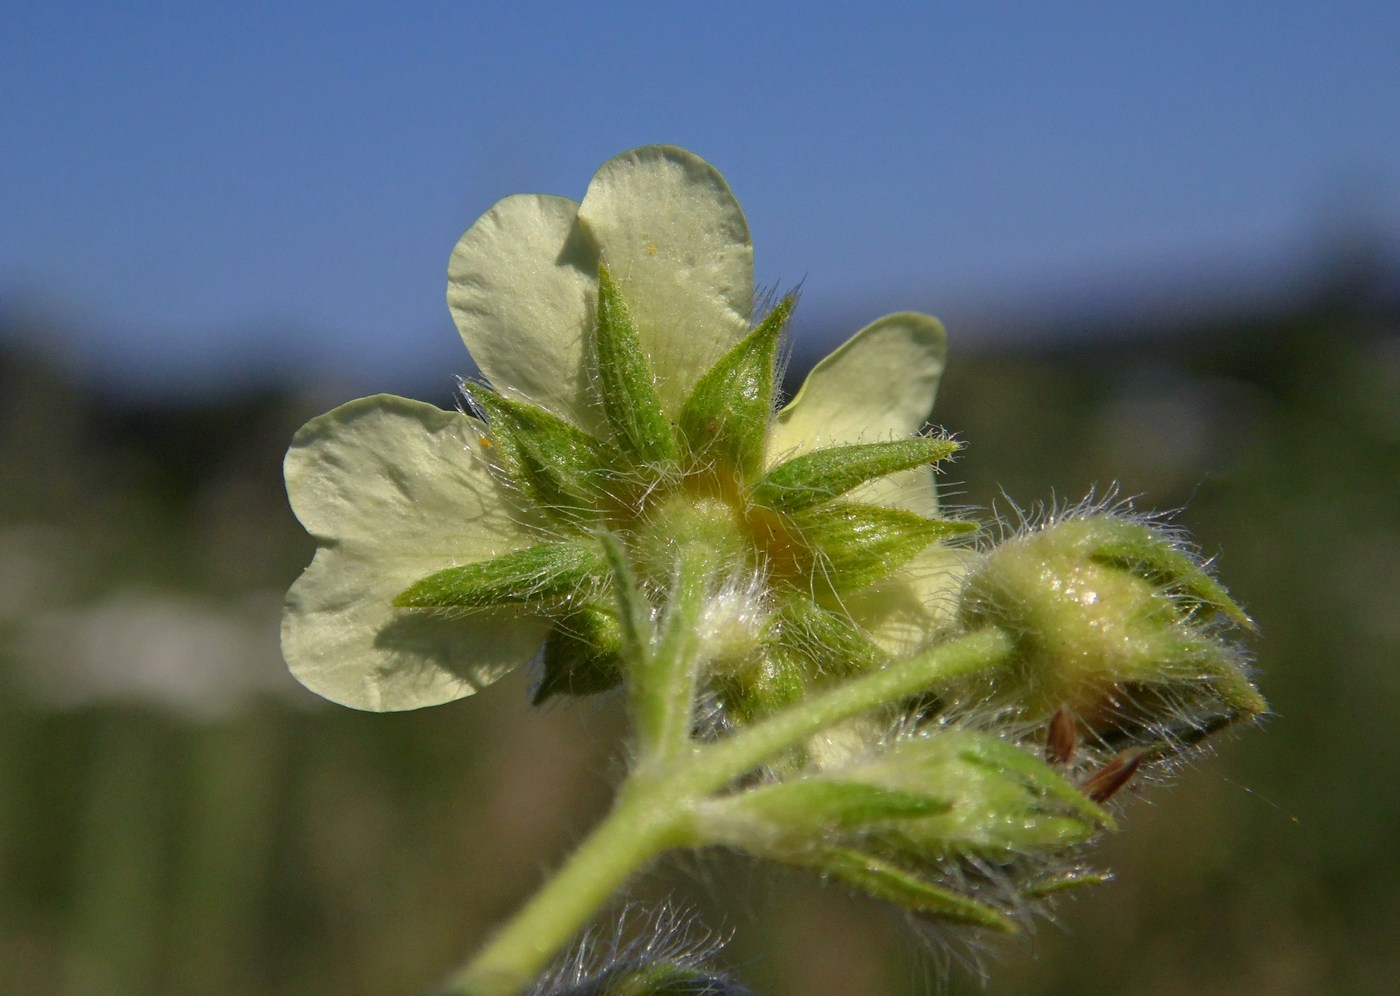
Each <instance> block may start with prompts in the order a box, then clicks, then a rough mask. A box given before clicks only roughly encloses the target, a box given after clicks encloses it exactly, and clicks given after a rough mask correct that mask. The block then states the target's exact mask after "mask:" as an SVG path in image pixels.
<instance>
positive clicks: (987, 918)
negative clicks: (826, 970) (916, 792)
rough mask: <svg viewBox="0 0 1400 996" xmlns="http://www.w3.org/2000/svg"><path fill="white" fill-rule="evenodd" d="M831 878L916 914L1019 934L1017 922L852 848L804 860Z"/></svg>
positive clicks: (839, 849) (975, 901)
mask: <svg viewBox="0 0 1400 996" xmlns="http://www.w3.org/2000/svg"><path fill="white" fill-rule="evenodd" d="M803 864H806V865H808V866H810V867H813V868H816V869H819V870H820V871H823V872H825V873H826V874H827V875H829V876H830V877H831V878H834V879H836V880H837V881H840V882H844V883H845V884H846V885H848V886H850V887H852V888H854V889H858V890H859V891H861V892H864V893H865V894H866V895H868V896H872V897H873V898H875V899H880V900H884V901H885V902H888V903H894V904H895V905H896V906H900V907H903V908H904V909H907V910H910V911H911V912H914V913H920V914H923V915H924V916H931V917H936V918H938V919H940V920H952V921H954V922H956V923H965V924H969V925H971V926H975V927H986V928H987V929H989V930H995V931H998V932H1000V933H1003V934H1014V933H1016V930H1017V927H1016V922H1015V921H1014V920H1012V919H1011V918H1010V917H1009V916H1007V915H1006V914H1004V913H1002V912H1000V911H999V910H997V909H995V908H994V907H991V906H988V905H987V904H986V903H982V902H978V901H977V900H976V899H972V898H970V897H968V896H964V895H962V894H961V893H957V892H954V891H953V890H952V889H946V888H944V887H942V886H939V885H934V884H933V883H932V882H927V881H925V880H924V879H922V878H920V877H919V876H917V875H915V874H913V873H912V872H910V871H908V870H906V869H904V868H901V867H899V866H898V865H896V864H894V863H892V862H890V861H887V860H885V859H884V858H881V857H878V856H876V855H873V854H868V853H865V852H863V851H857V850H853V849H849V848H829V849H823V850H822V851H820V852H819V853H818V854H816V855H813V856H811V857H810V858H809V859H808V860H806V861H804V862H803Z"/></svg>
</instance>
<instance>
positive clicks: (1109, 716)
mask: <svg viewBox="0 0 1400 996" xmlns="http://www.w3.org/2000/svg"><path fill="white" fill-rule="evenodd" d="M958 616H959V620H960V622H961V623H962V624H963V625H964V626H966V627H968V628H980V627H984V626H994V627H998V628H1001V629H1003V630H1005V631H1007V632H1008V633H1010V634H1011V635H1012V636H1013V637H1014V638H1015V640H1016V645H1017V653H1016V655H1015V657H1014V659H1013V661H1012V662H1011V663H1010V664H1009V665H1008V666H1007V667H1005V668H1003V669H1000V670H998V671H997V672H996V673H995V674H994V675H990V676H986V677H980V678H979V679H977V680H976V681H973V682H970V683H969V684H968V685H967V686H965V687H963V688H960V689H958V690H955V691H954V692H953V693H952V696H951V697H952V699H953V700H954V701H957V702H962V703H964V704H969V705H970V704H971V703H973V702H974V701H983V702H986V701H990V702H991V703H992V704H993V705H1001V706H1010V707H1012V708H1013V709H1014V711H1015V712H1016V713H1017V714H1018V715H1019V716H1020V717H1022V718H1024V719H1028V720H1031V721H1033V722H1040V721H1042V720H1048V719H1049V718H1050V717H1051V716H1052V715H1054V714H1056V713H1057V711H1058V710H1061V709H1068V710H1070V711H1071V712H1072V713H1073V714H1075V715H1077V716H1078V717H1079V719H1080V720H1081V721H1082V722H1084V723H1086V724H1087V725H1088V726H1089V728H1090V729H1091V730H1095V731H1098V732H1102V731H1103V730H1104V729H1106V728H1111V727H1113V726H1115V725H1117V724H1119V723H1121V722H1122V721H1123V719H1124V716H1125V710H1126V711H1131V709H1130V708H1129V707H1127V706H1125V703H1128V702H1130V701H1132V700H1134V699H1135V698H1144V699H1151V700H1155V701H1157V702H1158V703H1160V704H1161V706H1162V708H1163V709H1164V710H1168V709H1180V708H1181V707H1182V706H1187V707H1188V712H1189V717H1188V719H1189V721H1190V722H1193V723H1196V722H1202V721H1204V718H1205V717H1206V716H1223V717H1225V718H1226V719H1236V718H1242V717H1247V716H1253V715H1257V714H1258V713H1260V712H1263V711H1264V710H1265V708H1266V705H1265V702H1264V700H1263V698H1262V697H1261V696H1260V695H1259V693H1258V692H1257V691H1256V690H1255V688H1254V686H1253V685H1252V684H1251V683H1250V681H1249V679H1248V677H1247V675H1246V672H1245V668H1244V660H1243V656H1242V654H1241V652H1240V650H1239V649H1238V648H1236V647H1235V646H1233V645H1231V644H1230V643H1228V642H1226V641H1225V640H1224V639H1222V637H1221V635H1220V634H1221V631H1222V629H1223V628H1224V627H1225V626H1226V625H1228V624H1230V623H1235V624H1239V625H1245V626H1249V625H1251V624H1250V623H1249V620H1248V617H1246V616H1245V615H1244V613H1243V612H1242V611H1241V610H1240V608H1239V606H1237V605H1236V604H1235V603H1234V601H1232V600H1231V599H1230V597H1229V595H1228V594H1227V593H1226V592H1225V590H1224V588H1222V587H1221V586H1220V584H1219V583H1218V582H1216V581H1215V579H1214V578H1212V577H1211V576H1210V575H1209V574H1208V573H1207V572H1206V570H1205V568H1204V567H1203V566H1202V565H1201V564H1200V563H1199V562H1198V561H1196V560H1195V559H1194V558H1193V557H1192V556H1191V555H1190V554H1189V553H1187V552H1186V551H1184V550H1183V549H1182V548H1181V547H1180V546H1179V545H1178V544H1177V543H1176V542H1175V541H1174V540H1173V538H1172V536H1171V535H1170V534H1169V533H1168V532H1166V531H1165V530H1163V529H1161V528H1159V527H1156V526H1153V525H1149V524H1148V523H1145V522H1143V521H1141V520H1137V519H1131V518H1126V517H1123V516H1120V515H1115V514H1110V513H1093V514H1087V515H1078V516H1074V517H1069V518H1064V519H1059V520H1053V519H1052V520H1051V521H1049V522H1047V523H1045V524H1044V525H1042V526H1039V527H1037V528H1034V529H1032V530H1030V531H1028V532H1025V533H1022V534H1019V535H1016V536H1013V537H1012V538H1010V539H1008V540H1006V541H1004V542H1002V543H1001V544H1000V545H999V546H997V547H996V548H994V549H993V550H992V551H991V552H990V553H988V554H987V555H986V556H985V557H984V558H983V559H982V560H981V561H980V563H978V564H977V565H976V566H974V567H973V568H972V570H971V571H970V572H969V574H968V577H967V580H966V582H965V584H964V586H963V590H962V594H961V599H960V603H959V609H958ZM1139 693H1140V694H1139ZM1167 718H1168V717H1157V720H1165V719H1167ZM1137 721H1143V722H1145V724H1146V725H1149V726H1151V725H1158V726H1161V725H1164V723H1163V722H1160V721H1156V720H1154V719H1151V718H1149V719H1146V720H1143V718H1142V717H1137Z"/></svg>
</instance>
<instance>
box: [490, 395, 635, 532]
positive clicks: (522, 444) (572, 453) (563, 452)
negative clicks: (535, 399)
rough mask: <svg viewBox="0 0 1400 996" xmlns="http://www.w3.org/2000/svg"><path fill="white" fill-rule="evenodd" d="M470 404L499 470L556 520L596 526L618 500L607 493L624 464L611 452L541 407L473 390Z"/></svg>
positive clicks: (572, 425)
mask: <svg viewBox="0 0 1400 996" xmlns="http://www.w3.org/2000/svg"><path fill="white" fill-rule="evenodd" d="M467 396H468V399H469V400H470V401H471V403H472V404H473V405H474V406H475V407H476V408H478V409H479V410H480V411H481V412H482V414H483V415H485V416H486V419H487V423H488V426H489V428H490V443H491V446H492V449H493V450H494V451H495V456H496V465H497V466H498V467H499V468H500V469H501V470H502V472H503V473H504V474H505V476H506V477H507V478H508V479H509V480H510V482H511V483H513V484H515V485H516V486H517V487H519V488H520V489H521V490H522V491H524V492H525V493H526V494H527V495H528V496H529V497H530V498H532V499H533V501H534V503H535V504H536V505H538V506H539V507H541V508H542V509H544V510H545V511H546V512H548V513H549V514H550V515H551V516H552V517H553V518H555V519H557V520H559V521H561V522H566V523H572V524H584V525H587V524H591V523H594V522H596V521H598V520H599V519H600V518H601V517H602V515H603V513H604V511H605V510H606V509H607V508H608V507H609V505H610V503H611V502H612V501H613V500H614V497H613V496H612V495H610V494H609V493H608V491H607V489H606V486H607V484H608V482H609V481H610V480H611V478H612V477H613V476H615V474H616V469H617V468H618V467H619V466H621V465H622V461H621V460H620V459H619V455H618V454H617V453H616V452H615V451H613V450H612V449H611V447H609V446H607V445H606V444H604V443H602V442H600V441H599V440H597V439H595V438H593V437H592V436H590V435H589V434H588V433H586V432H584V431H583V430H582V429H580V428H578V427H577V426H576V425H574V424H573V423H572V422H568V421H565V420H564V419H562V418H560V417H559V416H557V415H554V414H553V413H551V412H549V411H546V410H545V409H543V408H541V407H539V406H538V405H532V404H530V403H529V402H526V401H520V400H518V399H515V398H507V397H504V396H503V395H499V394H496V393H495V392H493V391H490V390H487V389H486V388H483V387H479V386H473V387H471V388H470V389H469V390H468V392H467Z"/></svg>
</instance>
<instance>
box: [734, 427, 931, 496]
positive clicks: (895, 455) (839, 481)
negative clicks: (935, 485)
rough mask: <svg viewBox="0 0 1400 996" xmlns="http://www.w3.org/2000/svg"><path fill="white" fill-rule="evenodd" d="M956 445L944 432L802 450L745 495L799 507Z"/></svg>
mask: <svg viewBox="0 0 1400 996" xmlns="http://www.w3.org/2000/svg"><path fill="white" fill-rule="evenodd" d="M958 448H959V444H958V443H957V442H956V441H955V440H953V439H950V438H948V437H947V436H917V437H915V438H913V439H896V440H891V441H890V442H884V443H856V444H853V445H850V446H833V447H831V448H829V449H824V450H816V451H815V452H812V453H804V454H802V455H800V456H795V457H793V458H792V459H790V460H785V461H783V462H782V463H780V464H778V465H777V466H776V467H774V468H773V469H772V470H770V471H768V473H766V474H764V475H763V477H762V479H760V480H759V482H758V483H757V484H755V485H754V486H753V489H752V490H751V491H750V492H749V500H750V501H752V502H754V504H757V505H762V506H764V507H765V508H771V509H773V510H774V511H777V512H799V511H801V510H802V509H805V508H811V507H812V506H814V505H821V504H823V503H824V502H828V501H830V500H832V499H833V498H838V497H840V496H841V495H843V494H845V493H846V492H847V491H850V490H851V489H852V488H855V487H858V486H859V485H861V484H864V483H865V482H866V481H872V480H875V479H876V478H879V477H887V476H888V475H890V474H896V473H898V472H899V471H901V470H912V469H913V468H915V467H920V466H923V465H925V464H932V463H937V462H938V461H940V460H946V459H948V457H950V456H952V455H953V454H954V453H956V452H957V450H958Z"/></svg>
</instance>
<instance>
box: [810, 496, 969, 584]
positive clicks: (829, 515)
mask: <svg viewBox="0 0 1400 996" xmlns="http://www.w3.org/2000/svg"><path fill="white" fill-rule="evenodd" d="M789 521H790V522H791V523H792V525H793V526H794V527H795V528H796V530H797V531H798V533H799V534H800V536H801V537H802V542H803V543H804V545H805V546H806V547H807V550H808V553H809V555H810V557H811V558H812V565H811V572H812V574H813V575H814V576H815V577H820V578H822V579H823V580H824V581H825V582H826V585H827V586H828V587H829V588H830V590H831V591H832V592H833V593H835V594H836V595H843V594H846V593H848V592H852V591H856V590H857V589H859V588H864V587H865V586H866V585H868V584H873V583H874V582H876V581H879V580H880V579H881V578H884V577H886V576H887V575H888V574H889V573H890V572H891V571H894V570H895V569H897V568H899V567H900V566H902V565H903V564H904V563H906V562H907V561H908V560H909V559H910V558H911V557H913V556H914V555H915V554H917V553H918V552H919V551H920V550H922V549H923V548H924V547H926V546H928V545H929V544H930V543H935V542H937V541H938V540H940V539H944V538H946V537H949V536H956V535H959V534H961V533H967V532H971V531H973V530H975V529H976V528H977V526H976V524H975V523H971V522H959V521H956V520H953V519H930V518H926V517H924V516H922V515H918V514H917V513H914V512H906V511H904V510H903V509H898V508H889V507H886V506H884V505H867V504H863V503H860V502H848V501H835V502H831V503H829V504H826V505H822V506H820V507H817V508H810V509H807V510H805V511H802V512H798V513H796V514H794V515H792V516H791V517H790V520H789Z"/></svg>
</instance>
